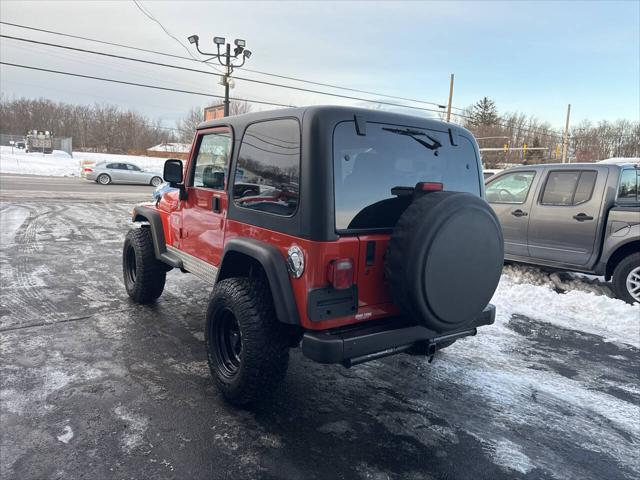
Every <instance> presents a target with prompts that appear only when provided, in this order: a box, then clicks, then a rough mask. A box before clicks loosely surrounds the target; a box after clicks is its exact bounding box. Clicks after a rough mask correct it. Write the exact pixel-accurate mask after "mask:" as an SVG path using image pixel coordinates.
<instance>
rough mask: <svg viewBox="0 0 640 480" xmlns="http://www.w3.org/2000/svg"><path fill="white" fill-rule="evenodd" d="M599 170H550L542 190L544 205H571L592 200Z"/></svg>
mask: <svg viewBox="0 0 640 480" xmlns="http://www.w3.org/2000/svg"><path fill="white" fill-rule="evenodd" d="M596 177H597V172H595V171H592V170H589V171H584V172H578V171H555V172H549V176H548V177H547V183H546V184H545V186H544V192H542V200H541V202H540V203H541V204H542V205H554V206H571V205H580V204H581V203H585V202H588V201H589V200H591V195H592V194H593V187H594V186H595V184H596Z"/></svg>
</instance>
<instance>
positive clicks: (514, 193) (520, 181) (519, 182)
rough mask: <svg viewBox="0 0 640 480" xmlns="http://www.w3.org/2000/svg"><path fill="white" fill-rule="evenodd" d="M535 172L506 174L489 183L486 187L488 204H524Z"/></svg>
mask: <svg viewBox="0 0 640 480" xmlns="http://www.w3.org/2000/svg"><path fill="white" fill-rule="evenodd" d="M535 176H536V173H535V172H512V173H506V174H504V175H502V176H500V177H498V178H496V179H495V180H493V181H491V182H489V183H488V184H487V187H486V190H485V192H486V195H487V201H488V202H489V203H524V202H525V201H526V200H527V195H528V194H529V189H530V188H531V183H532V182H533V179H534V178H535Z"/></svg>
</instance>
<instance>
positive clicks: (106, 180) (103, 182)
mask: <svg viewBox="0 0 640 480" xmlns="http://www.w3.org/2000/svg"><path fill="white" fill-rule="evenodd" d="M101 179H103V180H101ZM96 182H98V183H99V184H100V185H109V184H110V183H111V177H110V176H109V175H107V174H106V173H101V174H100V175H98V178H96Z"/></svg>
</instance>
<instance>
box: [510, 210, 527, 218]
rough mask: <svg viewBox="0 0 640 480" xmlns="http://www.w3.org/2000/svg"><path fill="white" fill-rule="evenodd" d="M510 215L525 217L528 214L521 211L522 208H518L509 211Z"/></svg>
mask: <svg viewBox="0 0 640 480" xmlns="http://www.w3.org/2000/svg"><path fill="white" fill-rule="evenodd" d="M511 215H513V216H514V217H526V216H527V215H529V214H528V213H527V212H523V211H522V210H520V209H518V210H514V211H513V212H511Z"/></svg>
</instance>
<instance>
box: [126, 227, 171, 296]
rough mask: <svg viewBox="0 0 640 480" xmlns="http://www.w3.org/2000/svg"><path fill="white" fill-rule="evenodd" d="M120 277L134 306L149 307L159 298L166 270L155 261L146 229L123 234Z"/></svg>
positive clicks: (134, 229) (160, 263)
mask: <svg viewBox="0 0 640 480" xmlns="http://www.w3.org/2000/svg"><path fill="white" fill-rule="evenodd" d="M132 268H133V270H132ZM122 274H123V277H124V286H125V288H126V289H127V293H128V294H129V296H130V297H131V298H132V299H133V300H134V301H135V302H137V303H142V304H146V303H151V302H153V301H154V300H156V299H157V298H158V297H159V296H160V295H162V291H163V290H164V283H165V280H166V277H167V267H166V266H165V265H164V264H163V263H162V262H160V261H158V260H157V259H156V256H155V252H154V249H153V237H152V236H151V230H150V229H149V228H145V227H142V228H133V229H131V230H129V231H128V232H127V236H126V237H125V240H124V247H123V249H122Z"/></svg>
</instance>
